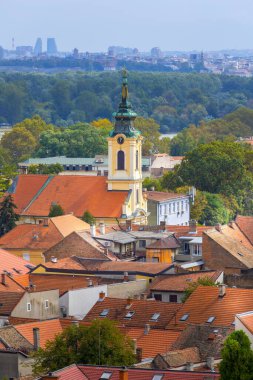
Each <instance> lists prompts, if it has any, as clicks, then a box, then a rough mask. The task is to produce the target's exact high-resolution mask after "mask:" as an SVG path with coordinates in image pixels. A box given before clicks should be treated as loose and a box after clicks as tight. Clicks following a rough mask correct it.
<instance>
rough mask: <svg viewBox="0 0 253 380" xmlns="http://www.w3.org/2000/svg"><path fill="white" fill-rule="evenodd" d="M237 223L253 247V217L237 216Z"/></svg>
mask: <svg viewBox="0 0 253 380" xmlns="http://www.w3.org/2000/svg"><path fill="white" fill-rule="evenodd" d="M235 223H236V224H237V226H238V227H239V228H240V230H241V231H242V232H243V234H244V235H245V236H246V237H247V238H248V240H249V241H250V242H251V244H252V245H253V217H252V216H242V215H237V217H236V219H235Z"/></svg>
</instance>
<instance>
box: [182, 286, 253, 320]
mask: <svg viewBox="0 0 253 380" xmlns="http://www.w3.org/2000/svg"><path fill="white" fill-rule="evenodd" d="M251 310H253V289H238V288H227V289H226V294H225V296H224V297H219V289H218V287H216V286H199V287H198V288H197V289H196V290H195V291H194V292H193V293H192V294H191V296H190V297H189V298H188V300H187V301H186V302H185V303H184V304H183V305H182V307H181V309H180V310H179V311H178V313H177V317H176V319H177V325H178V326H184V325H185V324H189V323H194V324H205V323H206V324H207V325H212V326H228V327H229V326H232V324H233V323H234V320H235V315H236V314H240V313H244V312H247V311H251ZM186 314H188V318H187V319H186V320H185V321H180V318H181V317H183V316H184V315H186ZM210 317H215V319H214V320H213V322H211V323H207V320H208V318H210Z"/></svg>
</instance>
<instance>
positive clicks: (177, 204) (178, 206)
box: [177, 202, 179, 211]
mask: <svg viewBox="0 0 253 380" xmlns="http://www.w3.org/2000/svg"><path fill="white" fill-rule="evenodd" d="M177 211H179V202H177Z"/></svg>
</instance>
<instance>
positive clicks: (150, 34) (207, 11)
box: [0, 0, 253, 52]
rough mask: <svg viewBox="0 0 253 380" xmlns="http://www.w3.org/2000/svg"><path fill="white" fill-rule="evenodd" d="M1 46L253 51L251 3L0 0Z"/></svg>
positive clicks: (228, 0) (227, 0)
mask: <svg viewBox="0 0 253 380" xmlns="http://www.w3.org/2000/svg"><path fill="white" fill-rule="evenodd" d="M0 7H1V13H0V46H3V47H4V48H5V49H11V48H12V38H14V40H15V45H16V46H20V45H32V46H34V45H35V42H36V40H37V38H39V37H41V38H42V40H43V50H44V51H45V50H46V41H47V38H48V37H54V38H55V39H56V42H57V48H58V50H59V51H71V50H73V49H74V48H78V49H79V50H80V51H90V52H94V51H106V50H107V48H108V46H110V45H120V46H125V47H131V48H135V47H137V48H138V49H139V50H140V51H150V49H151V48H152V47H154V46H158V47H160V48H161V50H163V51H172V50H178V51H190V50H222V49H253V41H252V38H251V36H252V35H253V23H252V13H253V2H252V0H240V2H238V0H155V1H154V0H137V1H133V0H128V1H125V2H124V1H119V0H36V1H34V0H22V1H21V0H8V2H7V1H4V0H0Z"/></svg>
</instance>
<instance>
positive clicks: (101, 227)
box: [99, 223, 105, 235]
mask: <svg viewBox="0 0 253 380" xmlns="http://www.w3.org/2000/svg"><path fill="white" fill-rule="evenodd" d="M99 231H100V235H104V234H105V224H104V223H100V224H99Z"/></svg>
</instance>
